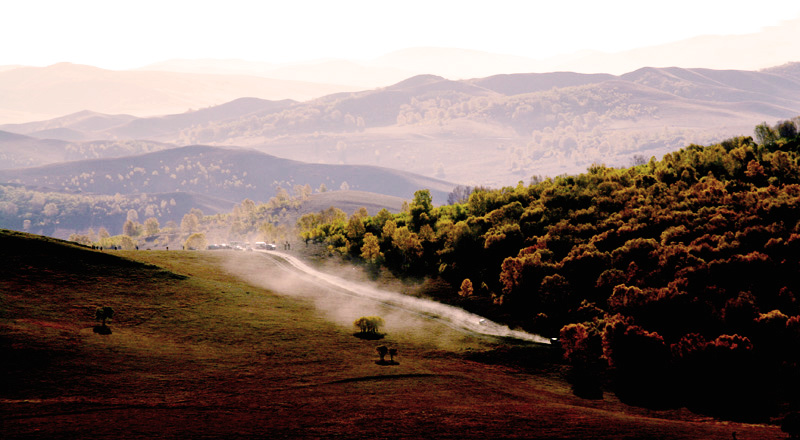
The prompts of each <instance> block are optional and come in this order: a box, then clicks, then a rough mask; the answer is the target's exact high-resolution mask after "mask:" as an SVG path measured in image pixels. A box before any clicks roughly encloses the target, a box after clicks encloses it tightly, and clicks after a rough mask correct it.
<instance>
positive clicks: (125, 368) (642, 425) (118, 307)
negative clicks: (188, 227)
mask: <svg viewBox="0 0 800 440" xmlns="http://www.w3.org/2000/svg"><path fill="white" fill-rule="evenodd" d="M0 246H1V247H2V249H3V253H2V255H0V359H2V361H1V362H0V377H2V378H3V386H2V388H0V420H1V421H0V423H1V424H2V426H3V437H4V438H7V439H12V438H14V439H16V438H48V439H50V438H77V437H91V438H112V437H113V438H153V437H158V438H197V437H204V438H220V437H225V438H249V437H259V438H262V437H268V438H296V437H305V438H341V437H348V438H368V437H369V438H423V437H424V438H614V439H645V438H663V439H679V438H680V439H686V438H703V439H712V438H718V439H729V438H731V433H732V432H734V431H736V432H737V433H738V436H739V438H742V439H744V438H761V439H764V438H782V435H781V433H780V431H779V429H778V428H777V427H774V426H761V425H740V424H734V423H718V422H715V421H713V420H710V419H700V418H697V417H694V416H692V415H691V414H689V413H686V412H681V411H677V412H653V411H648V410H643V409H638V408H632V407H627V406H624V405H622V404H620V403H619V402H618V401H616V399H614V398H613V396H606V398H605V400H597V401H586V400H581V399H578V398H576V397H574V396H572V394H571V393H570V392H569V388H568V386H567V385H566V384H565V383H564V382H563V381H562V380H561V379H560V378H559V375H558V374H557V373H558V371H557V366H556V365H553V364H550V363H549V362H547V361H544V360H542V359H544V357H546V356H547V354H546V353H543V352H542V351H541V349H537V348H531V349H526V348H525V347H510V348H509V347H505V346H503V345H502V344H501V343H499V342H491V341H481V340H476V339H474V338H468V337H463V336H458V335H453V334H450V335H449V340H451V341H456V342H459V343H460V344H461V347H460V348H454V347H450V348H444V347H442V346H440V345H438V344H436V343H434V342H432V340H430V339H426V338H427V337H420V336H419V335H420V334H424V335H428V337H430V335H431V334H433V333H434V332H436V333H438V334H440V335H446V334H447V333H448V332H451V333H452V331H451V330H449V329H448V328H446V327H443V326H440V327H441V328H438V329H437V328H436V324H435V322H433V321H428V322H429V324H428V325H429V326H430V327H429V328H426V329H425V331H424V332H415V331H408V332H403V331H400V330H395V331H391V332H390V333H389V334H388V335H387V337H386V339H384V340H382V341H381V342H380V343H384V344H387V345H390V346H397V347H399V348H400V356H399V357H398V361H399V365H396V366H381V365H377V364H376V362H375V361H376V360H377V355H376V353H375V346H376V345H377V344H378V343H376V342H375V341H364V340H361V339H357V338H354V337H353V336H352V332H353V329H352V328H348V327H346V326H340V325H336V324H335V323H333V322H331V321H329V320H327V319H325V316H324V314H323V313H321V312H320V311H319V309H317V308H315V306H314V304H318V302H315V300H314V297H315V295H316V296H319V295H320V294H319V292H318V290H319V287H318V286H316V285H313V284H311V283H308V282H304V281H303V280H299V281H298V280H295V282H293V283H291V284H284V285H283V287H282V289H283V290H282V291H281V292H282V293H287V294H295V295H296V296H290V295H284V294H280V295H279V294H277V293H276V292H272V291H268V290H265V289H263V288H260V287H256V286H255V285H253V284H248V283H246V282H244V281H242V280H241V279H239V278H236V277H234V276H233V275H231V274H230V273H229V272H227V271H225V270H224V269H222V268H223V267H230V265H235V266H237V267H240V268H244V267H249V268H251V269H258V270H260V271H261V272H260V274H261V276H265V277H268V278H269V277H273V278H275V277H281V276H283V275H285V273H284V272H281V270H280V269H279V268H278V266H276V265H275V264H273V263H274V261H275V260H273V259H270V257H269V256H265V255H263V254H255V255H254V254H253V253H244V252H242V253H235V252H228V253H225V252H183V251H158V252H156V251H140V252H133V251H131V252H113V253H112V252H105V253H104V252H99V251H92V250H89V249H85V248H80V247H77V246H74V245H70V244H67V243H65V242H60V241H57V240H52V239H43V238H39V237H34V236H30V235H26V234H21V233H15V232H10V231H0ZM323 296H324V295H323ZM99 305H109V306H112V307H114V309H115V311H116V314H115V317H114V320H113V321H112V322H111V323H110V327H111V329H112V330H113V334H111V335H108V336H102V335H98V334H95V333H93V332H92V329H91V327H92V325H93V324H94V322H93V320H92V318H93V311H94V308H95V307H97V306H99ZM387 324H388V323H387ZM475 353H480V354H481V355H480V356H479V357H481V358H489V359H493V360H494V361H495V363H494V364H489V363H481V362H477V361H475V360H473V359H476V355H475ZM503 353H517V354H520V353H521V354H522V355H521V356H516V357H517V360H518V361H520V360H523V361H525V362H523V363H524V364H525V365H527V367H526V368H521V367H512V366H508V365H503V362H500V363H496V362H497V361H503V360H504V359H505V357H504V356H503ZM526 359H527V360H526ZM534 359H539V360H538V361H535V362H532V360H534Z"/></svg>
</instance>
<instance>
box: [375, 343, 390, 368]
mask: <svg viewBox="0 0 800 440" xmlns="http://www.w3.org/2000/svg"><path fill="white" fill-rule="evenodd" d="M376 350H378V355H379V356H380V357H381V363H382V364H383V363H386V360H385V359H384V358H385V357H386V354H387V353H389V349H388V348H386V346H385V345H381V346H379V347H378V348H376Z"/></svg>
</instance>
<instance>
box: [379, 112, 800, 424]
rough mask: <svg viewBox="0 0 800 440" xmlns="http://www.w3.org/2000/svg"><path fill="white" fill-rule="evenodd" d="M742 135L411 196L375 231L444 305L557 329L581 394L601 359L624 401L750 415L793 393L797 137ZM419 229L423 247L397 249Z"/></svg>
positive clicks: (399, 268)
mask: <svg viewBox="0 0 800 440" xmlns="http://www.w3.org/2000/svg"><path fill="white" fill-rule="evenodd" d="M756 134H757V137H758V143H755V142H753V140H752V139H751V138H749V137H740V138H734V139H729V140H726V141H724V142H722V143H720V144H717V145H711V146H707V147H703V146H699V145H690V146H688V147H686V148H684V149H682V150H680V151H676V152H674V153H670V154H667V155H665V156H664V158H663V159H662V160H661V161H657V160H655V159H652V160H650V161H649V162H647V163H641V162H642V161H638V162H637V165H636V166H634V167H631V168H627V169H613V168H608V167H605V166H602V165H595V166H592V167H591V168H590V169H589V172H588V173H586V174H582V175H578V176H559V177H557V178H555V179H545V180H537V181H535V182H534V183H532V184H531V185H529V186H527V187H526V186H524V185H522V184H521V183H520V185H518V186H517V187H506V188H502V189H499V190H487V189H478V190H474V191H473V192H472V193H471V194H470V196H469V199H468V201H467V202H466V203H463V204H460V205H459V204H457V205H451V206H446V207H441V208H433V209H429V207H428V205H427V204H426V203H425V200H424V197H422V196H423V195H424V193H422V192H420V193H418V194H417V197H416V198H415V201H414V203H412V205H411V206H412V209H411V214H410V215H409V214H408V213H406V214H399V215H396V216H393V219H392V220H393V222H394V223H392V221H390V220H388V219H382V220H381V221H382V222H383V223H384V224H390V223H391V224H393V225H394V226H395V227H394V228H389V229H386V228H384V229H382V230H381V231H376V236H378V239H379V242H380V243H381V251H382V252H385V253H386V254H387V256H391V257H387V258H386V260H385V264H386V265H387V266H388V267H389V268H390V269H393V270H394V271H395V272H396V273H400V274H410V272H409V271H412V270H413V271H414V274H419V273H420V271H421V272H422V273H426V274H428V275H432V276H437V275H438V276H440V277H442V278H443V279H444V280H445V281H447V282H449V283H450V285H451V286H452V293H453V299H452V301H453V302H454V303H459V304H462V305H464V304H466V305H470V304H472V305H474V304H481V306H480V307H482V308H483V309H482V310H480V311H481V312H482V313H487V314H492V316H498V317H500V318H502V319H503V320H505V321H506V322H508V323H509V324H512V325H519V326H522V327H523V328H526V329H528V330H532V331H535V332H539V333H541V334H544V335H547V336H557V335H559V333H561V336H562V337H567V338H568V339H569V341H567V344H568V345H569V347H568V349H567V352H568V355H567V358H568V360H569V361H570V362H571V363H572V364H573V365H574V366H575V369H576V370H575V371H576V373H575V375H574V377H573V378H574V379H576V392H577V391H578V390H579V389H580V390H581V392H583V393H584V394H587V395H593V394H596V389H595V388H596V387H595V385H596V383H595V384H594V385H593V382H592V381H591V380H589V379H587V378H588V377H589V376H591V375H598V374H600V373H602V372H603V370H605V372H606V373H607V377H608V378H610V379H611V380H612V382H613V383H614V385H615V387H616V389H617V391H618V392H619V393H620V395H621V396H624V398H626V399H628V400H630V401H634V402H641V403H647V404H652V403H653V402H660V403H662V404H663V403H664V402H674V403H676V404H680V402H694V403H693V405H694V406H695V407H697V408H698V409H701V410H703V411H708V412H716V413H720V414H723V415H730V416H733V417H751V418H752V417H759V416H762V415H764V414H765V411H768V410H769V409H770V408H771V407H770V405H768V404H766V403H765V402H776V401H786V400H791V401H796V398H797V397H796V396H797V395H798V391H799V390H798V380H796V379H792V378H793V377H797V375H800V367H799V366H798V361H797V358H798V356H797V355H796V354H795V353H796V352H797V350H796V347H797V345H794V347H795V349H788V348H787V347H789V346H791V345H788V344H791V343H792V341H794V343H795V344H796V343H797V341H798V336H797V334H796V333H797V332H798V331H797V328H798V327H799V325H798V324H797V322H799V321H798V319H800V318H799V317H798V316H799V315H800V302H799V301H798V298H797V297H796V295H797V294H798V292H800V137H798V136H797V127H796V125H795V123H794V122H792V121H789V122H786V121H784V122H781V123H779V124H778V125H777V126H776V127H770V126H768V125H766V124H762V125H761V126H759V127H757V128H756ZM369 222H370V220H367V223H368V224H369ZM406 225H407V226H406ZM423 225H424V226H431V227H432V234H428V236H427V237H428V238H427V241H426V240H423V241H424V246H421V247H415V246H412V245H410V244H408V243H407V244H406V245H404V246H400V245H399V244H400V243H401V242H400V241H398V240H399V239H400V238H403V237H405V236H404V235H402V234H398V232H397V231H401V230H405V231H406V232H407V233H406V234H405V235H409V234H413V232H412V231H417V230H419V231H420V235H422V233H421V230H422V226H423ZM387 233H390V234H391V235H387ZM431 235H432V237H433V238H430V236H431ZM413 238H419V237H413V236H409V237H405V240H406V241H409V240H410V241H409V243H411V244H413V240H411V239H413ZM466 278H469V279H470V281H471V282H472V284H473V285H474V286H475V288H474V293H473V294H472V295H470V297H469V301H467V300H466V299H465V298H463V297H461V296H459V295H458V292H459V290H460V286H461V283H462V282H463V280H464V279H466ZM478 286H480V288H478ZM478 301H481V302H478ZM575 326H582V327H575ZM565 330H566V333H565ZM600 340H602V348H603V349H602V357H601V354H600V352H599V351H598V347H599V345H598V344H599V342H598V341H600ZM570 344H571V345H570ZM603 364H604V365H603ZM733 364H735V365H736V368H734V369H731V368H728V369H727V370H726V372H725V373H724V374H717V372H718V371H719V370H725V369H726V365H733ZM672 366H674V367H675V368H674V371H673V369H672V368H671V367H672ZM754 377H764V378H767V379H764V380H763V381H762V384H763V385H762V388H764V387H766V389H767V391H763V392H762V391H758V387H756V386H755V385H754V382H753V380H752V378H754ZM676 381H677V382H676ZM673 383H685V384H694V385H691V386H686V387H683V386H681V387H673V386H672V385H671V384H673ZM779 383H784V386H780V385H778V384H779ZM732 384H733V385H732ZM587 390H588V391H587ZM593 390H594V391H593ZM701 395H702V396H703V397H702V398H701V397H700V396H701ZM747 402H749V403H747ZM745 403H747V404H746V405H745ZM753 406H758V407H759V409H760V411H754V410H753ZM748 414H749V415H748Z"/></svg>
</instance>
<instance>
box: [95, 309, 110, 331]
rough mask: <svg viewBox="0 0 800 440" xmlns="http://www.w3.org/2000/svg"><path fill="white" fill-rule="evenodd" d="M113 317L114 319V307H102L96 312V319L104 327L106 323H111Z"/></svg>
mask: <svg viewBox="0 0 800 440" xmlns="http://www.w3.org/2000/svg"><path fill="white" fill-rule="evenodd" d="M112 317H114V309H113V308H112V307H109V306H101V307H98V308H96V309H95V311H94V319H95V320H97V321H100V322H101V324H102V326H103V327H105V326H106V322H107V321H110V320H111V318H112Z"/></svg>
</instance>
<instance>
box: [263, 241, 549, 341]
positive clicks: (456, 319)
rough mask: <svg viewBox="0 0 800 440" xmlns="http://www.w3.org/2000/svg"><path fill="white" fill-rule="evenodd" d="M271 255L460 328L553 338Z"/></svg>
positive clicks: (333, 283) (308, 272) (352, 290)
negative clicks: (513, 328)
mask: <svg viewBox="0 0 800 440" xmlns="http://www.w3.org/2000/svg"><path fill="white" fill-rule="evenodd" d="M268 255H269V256H270V257H272V258H273V259H274V260H282V261H283V262H285V263H286V264H288V265H290V266H291V267H292V268H294V269H296V270H298V271H300V272H302V273H304V274H305V275H307V276H309V277H312V278H314V279H315V280H317V281H318V282H320V283H323V284H327V285H329V286H332V287H336V288H337V290H340V291H343V292H344V293H347V294H350V295H354V296H357V297H360V298H365V299H368V300H371V301H374V302H377V303H380V304H382V305H385V306H389V307H394V308H398V309H402V310H406V311H409V312H412V313H416V314H418V315H421V316H423V317H426V318H430V319H435V320H437V321H439V322H442V323H444V324H446V325H447V326H449V327H451V328H453V329H456V330H460V331H463V332H467V333H473V334H478V335H485V336H493V337H499V338H511V339H517V340H521V341H528V342H536V343H541V344H549V343H550V340H549V339H547V338H544V337H542V336H539V335H535V334H531V333H527V332H524V331H520V330H512V329H510V328H508V327H507V326H504V325H501V324H498V323H496V322H493V321H490V320H488V319H486V318H484V317H482V316H480V315H476V314H474V313H470V312H467V311H465V310H463V309H460V308H458V307H453V306H449V305H447V304H442V303H438V302H435V301H431V300H426V299H422V298H415V297H411V296H407V295H403V294H401V293H396V292H391V291H388V290H383V289H378V288H375V287H372V286H369V285H367V284H366V283H358V282H353V281H349V280H345V279H342V278H339V277H337V276H334V275H330V274H327V273H323V272H320V271H318V270H316V269H314V268H312V267H309V266H308V265H306V264H305V263H303V262H302V261H300V260H299V259H298V258H296V257H294V256H291V255H287V254H284V253H269V254H268Z"/></svg>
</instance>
